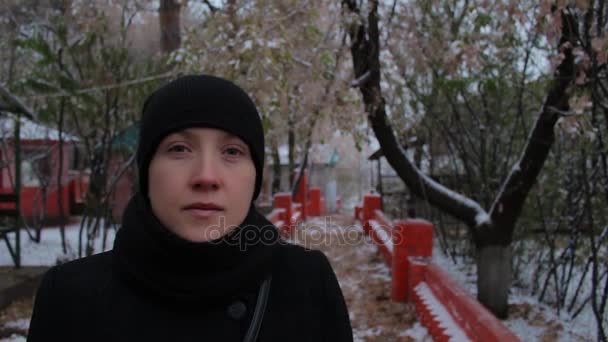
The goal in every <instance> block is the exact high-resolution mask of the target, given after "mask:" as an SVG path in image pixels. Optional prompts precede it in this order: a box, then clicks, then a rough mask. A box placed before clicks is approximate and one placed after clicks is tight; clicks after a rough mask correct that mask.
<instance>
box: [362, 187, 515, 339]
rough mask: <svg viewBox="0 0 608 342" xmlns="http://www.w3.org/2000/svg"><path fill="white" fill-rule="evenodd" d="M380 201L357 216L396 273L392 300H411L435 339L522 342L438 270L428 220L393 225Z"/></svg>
mask: <svg viewBox="0 0 608 342" xmlns="http://www.w3.org/2000/svg"><path fill="white" fill-rule="evenodd" d="M381 205H382V199H381V197H380V196H379V195H377V194H368V195H365V196H364V198H363V203H362V204H361V205H357V206H355V218H356V219H357V220H359V221H360V222H361V225H362V227H363V230H364V231H365V233H366V234H369V235H370V236H371V238H372V241H373V242H374V243H375V244H376V245H377V246H378V249H379V251H380V253H381V254H382V256H383V257H384V260H385V262H386V264H387V265H388V266H389V267H391V269H392V298H393V300H394V301H413V302H414V303H415V305H416V311H417V312H418V314H419V317H420V321H421V323H422V325H424V326H425V327H426V328H427V329H428V330H429V333H430V334H431V336H433V339H434V340H435V341H448V340H450V339H452V340H457V341H461V340H471V341H484V342H486V341H488V342H492V341H501V342H502V341H519V339H518V337H517V336H515V335H514V334H513V333H512V332H511V331H509V330H508V329H507V328H506V327H505V326H504V325H503V324H502V323H501V322H500V321H499V320H498V319H497V318H496V317H494V316H493V315H492V314H491V313H490V312H489V311H488V310H487V309H486V308H485V307H483V306H482V305H481V304H480V303H479V302H478V301H477V300H476V299H475V298H474V297H473V296H471V295H470V294H469V293H468V292H467V291H466V290H465V289H464V288H463V287H462V286H461V285H460V284H459V283H458V282H457V281H455V280H454V279H453V278H452V277H451V276H450V275H449V274H448V273H447V272H445V271H444V270H442V269H441V267H440V266H438V265H437V264H435V263H433V261H432V253H433V225H432V224H431V223H429V222H427V221H424V220H415V219H407V220H399V221H397V222H392V221H391V220H390V219H388V218H387V217H386V215H384V213H383V212H382V210H381Z"/></svg>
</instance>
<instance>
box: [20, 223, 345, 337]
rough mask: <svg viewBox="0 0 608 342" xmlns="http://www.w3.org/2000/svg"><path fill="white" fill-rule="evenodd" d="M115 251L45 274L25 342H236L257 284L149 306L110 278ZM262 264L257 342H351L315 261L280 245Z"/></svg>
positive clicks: (116, 276)
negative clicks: (265, 275)
mask: <svg viewBox="0 0 608 342" xmlns="http://www.w3.org/2000/svg"><path fill="white" fill-rule="evenodd" d="M121 230H123V228H121ZM119 234H120V230H119ZM117 239H119V237H118V236H117ZM123 240H124V239H123ZM117 250H118V249H117V244H116V243H115V247H114V250H113V251H109V252H105V253H101V254H97V255H94V256H91V257H87V258H83V259H79V260H75V261H72V262H69V263H66V264H63V265H59V266H55V267H53V268H51V269H50V270H49V271H48V273H47V274H46V275H45V277H44V279H43V281H42V283H41V285H40V288H39V290H38V293H37V295H36V300H35V305H34V312H33V316H32V320H31V323H30V330H29V335H28V339H27V341H28V342H39V341H61V342H69V341H78V342H80V341H197V342H199V341H242V340H243V337H244V336H245V334H246V331H247V329H248V327H249V324H250V321H251V318H252V314H253V310H254V307H255V303H256V300H257V297H258V291H259V286H260V283H261V279H258V280H256V281H253V282H251V283H250V284H246V282H245V281H244V282H243V283H244V285H243V286H238V287H235V288H238V291H235V292H232V293H228V294H225V295H223V296H217V297H216V296H214V295H213V293H211V294H210V296H203V297H202V299H200V300H197V301H195V302H192V301H190V302H188V301H179V300H172V299H166V298H164V299H163V300H157V299H158V298H159V296H158V295H156V294H155V293H154V291H151V290H146V289H144V288H143V287H142V286H138V283H137V282H131V281H129V280H128V277H124V276H122V275H121V273H120V272H118V268H119V267H117V264H116V260H117V258H116V255H117V254H118V252H117ZM270 260H271V261H270V263H269V265H268V267H269V270H268V271H269V272H270V274H271V275H272V282H271V288H270V293H269V297H268V304H267V307H266V311H265V315H264V319H263V321H262V325H261V328H260V332H259V335H258V341H261V342H264V341H332V342H334V341H337V342H339V341H352V330H351V326H350V321H349V317H348V313H347V309H346V305H345V302H344V298H343V296H342V292H341V291H340V287H339V284H338V281H337V279H336V277H335V274H334V272H333V270H332V268H331V266H330V264H329V262H328V260H327V258H326V257H325V255H324V254H323V253H321V252H319V251H311V250H308V249H305V248H303V247H300V246H296V245H292V244H287V243H280V244H276V245H275V246H274V251H273V254H272V258H271V259H270ZM150 263H153V264H160V263H161V261H155V260H154V259H153V258H151V259H150ZM248 278H251V277H248ZM147 281H148V282H150V281H149V280H147ZM231 281H232V280H231ZM153 285H154V284H153ZM225 285H226V287H230V286H231V285H234V284H229V283H226V284H225ZM220 286H221V282H220ZM223 287H224V286H222V288H223ZM218 289H219V287H218ZM219 292H221V291H219ZM219 292H218V293H219ZM172 298H173V297H172Z"/></svg>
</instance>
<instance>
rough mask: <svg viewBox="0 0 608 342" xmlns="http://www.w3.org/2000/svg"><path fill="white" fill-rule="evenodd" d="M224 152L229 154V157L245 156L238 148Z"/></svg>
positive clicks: (230, 148) (231, 148)
mask: <svg viewBox="0 0 608 342" xmlns="http://www.w3.org/2000/svg"><path fill="white" fill-rule="evenodd" d="M224 152H225V153H226V154H228V155H229V156H238V155H241V154H243V152H242V151H241V150H239V149H238V148H236V147H229V148H227V149H226V150H224Z"/></svg>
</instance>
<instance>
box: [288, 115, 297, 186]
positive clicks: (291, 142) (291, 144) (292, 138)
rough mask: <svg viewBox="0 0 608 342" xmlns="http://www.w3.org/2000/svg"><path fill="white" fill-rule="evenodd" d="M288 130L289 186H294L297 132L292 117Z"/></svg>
mask: <svg viewBox="0 0 608 342" xmlns="http://www.w3.org/2000/svg"><path fill="white" fill-rule="evenodd" d="M287 125H288V131H287V159H288V163H287V165H288V168H289V171H288V174H289V188H290V189H291V188H293V182H294V178H295V174H294V171H295V168H296V165H295V164H296V163H295V151H294V149H295V147H296V134H295V132H294V130H293V121H292V120H291V119H289V120H288V122H287Z"/></svg>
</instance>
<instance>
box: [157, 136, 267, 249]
mask: <svg viewBox="0 0 608 342" xmlns="http://www.w3.org/2000/svg"><path fill="white" fill-rule="evenodd" d="M255 172H256V171H255V166H254V164H253V160H252V158H251V154H250V151H249V146H248V145H247V144H246V143H245V142H243V141H242V140H241V139H240V138H238V137H236V136H235V135H232V134H230V133H228V132H226V131H223V130H219V129H213V128H189V129H185V130H182V131H179V132H175V133H173V134H171V135H168V136H167V137H165V138H164V139H163V140H162V141H161V143H160V144H159V145H158V148H157V149H156V152H155V154H154V156H153V157H152V160H151V161H150V167H149V169H148V180H149V181H148V184H149V185H148V195H149V197H150V203H151V204H152V210H153V211H154V213H155V214H156V216H157V217H158V219H159V220H160V221H161V222H162V223H163V224H164V225H165V226H166V227H167V228H168V229H169V230H171V231H172V232H174V233H175V234H177V235H178V236H180V237H182V238H184V239H186V240H190V241H194V242H203V241H209V240H213V239H217V238H219V237H221V236H223V235H225V234H227V233H228V232H230V231H231V230H233V229H235V228H236V226H238V225H240V224H241V223H242V222H243V220H244V219H245V216H246V215H247V212H248V210H249V206H250V204H251V200H252V198H253V192H254V187H255V178H256V177H255V176H256V174H255Z"/></svg>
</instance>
